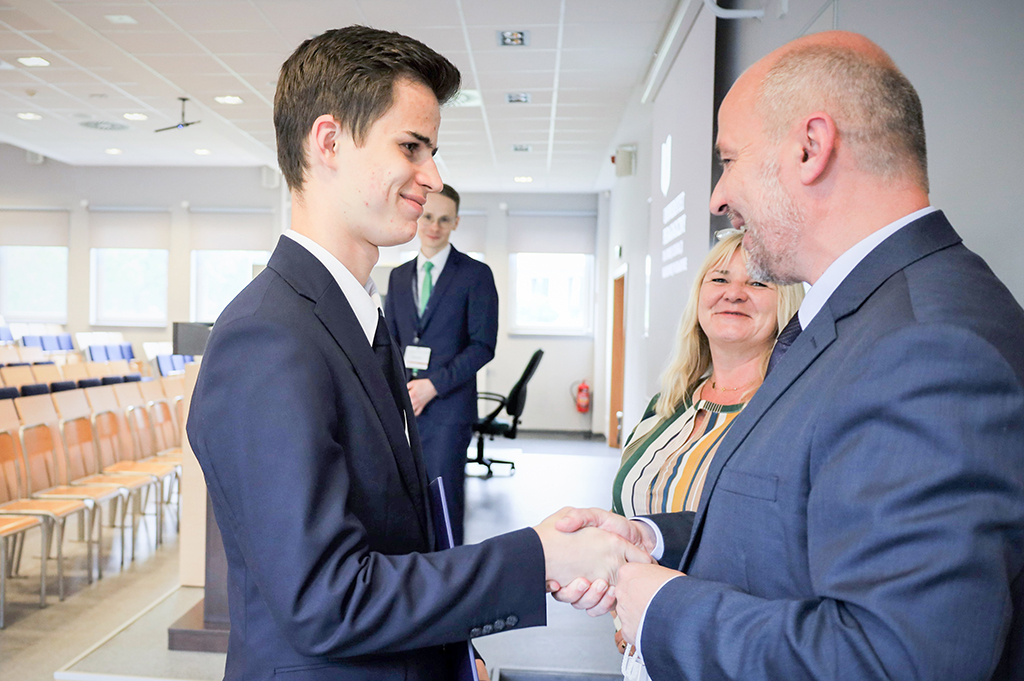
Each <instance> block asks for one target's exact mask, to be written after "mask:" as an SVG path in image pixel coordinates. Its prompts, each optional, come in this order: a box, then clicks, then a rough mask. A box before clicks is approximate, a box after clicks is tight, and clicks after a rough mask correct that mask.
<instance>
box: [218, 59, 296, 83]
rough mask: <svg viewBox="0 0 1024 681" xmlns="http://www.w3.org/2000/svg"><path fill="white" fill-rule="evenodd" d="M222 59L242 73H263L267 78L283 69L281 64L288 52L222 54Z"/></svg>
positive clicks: (234, 69) (274, 75)
mask: <svg viewBox="0 0 1024 681" xmlns="http://www.w3.org/2000/svg"><path fill="white" fill-rule="evenodd" d="M219 56H220V59H221V61H223V62H224V63H225V64H227V65H228V67H229V68H231V70H233V71H234V72H235V73H238V74H240V75H252V74H263V75H264V76H266V77H267V78H273V77H276V76H277V74H278V73H279V72H280V71H281V64H282V63H284V60H285V59H287V58H288V55H287V54H279V53H263V54H221V55H219Z"/></svg>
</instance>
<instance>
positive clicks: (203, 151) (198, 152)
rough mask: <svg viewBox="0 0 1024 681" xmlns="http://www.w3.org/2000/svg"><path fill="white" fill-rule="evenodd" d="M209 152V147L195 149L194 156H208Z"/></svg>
mask: <svg viewBox="0 0 1024 681" xmlns="http://www.w3.org/2000/svg"><path fill="white" fill-rule="evenodd" d="M210 153H211V152H210V150H209V149H196V156H209V155H210Z"/></svg>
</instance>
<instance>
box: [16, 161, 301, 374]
mask: <svg viewBox="0 0 1024 681" xmlns="http://www.w3.org/2000/svg"><path fill="white" fill-rule="evenodd" d="M283 197H284V194H283V192H282V190H280V189H264V188H263V187H262V186H261V180H260V169H259V168H138V167H132V168H117V167H110V166H103V167H81V166H69V165H65V164H63V163H59V162H57V161H53V160H50V159H47V160H46V161H45V162H44V163H43V164H42V165H30V164H28V163H27V162H26V161H25V152H24V151H23V150H21V149H18V148H17V147H13V146H9V145H4V144H0V210H4V209H6V210H10V209H13V208H31V209H45V210H60V211H66V212H67V213H68V322H67V330H68V331H69V332H71V333H77V332H79V331H122V332H123V333H124V336H125V340H127V341H129V342H131V343H133V344H135V349H136V353H137V354H140V355H141V352H142V347H141V345H142V343H143V342H147V341H169V340H171V326H170V325H168V326H167V327H164V328H142V327H108V326H104V327H99V326H97V327H94V326H91V325H90V324H89V248H90V218H91V216H96V215H98V213H100V212H106V211H103V210H102V209H104V208H106V209H116V210H119V211H120V210H126V211H131V210H132V209H135V210H137V211H142V212H143V214H148V213H147V212H148V211H153V210H159V211H163V212H166V214H167V215H168V216H169V223H170V233H169V234H168V243H169V248H170V254H169V261H168V274H169V285H168V318H169V320H170V321H171V322H175V321H188V319H189V284H190V277H191V273H190V268H191V259H190V252H191V250H192V247H191V240H192V236H191V229H192V222H193V217H194V216H196V215H197V213H196V212H195V211H204V210H209V209H228V210H231V209H242V210H260V211H264V214H255V215H254V216H253V218H254V219H253V223H254V225H258V226H257V227H255V228H256V229H258V230H260V232H261V233H260V235H259V240H261V241H262V242H264V244H265V245H264V246H263V248H265V249H267V250H271V249H273V247H274V244H275V243H276V236H277V234H278V233H280V225H281V222H282V220H283V216H282V202H283ZM266 213H269V215H270V217H271V218H272V219H271V220H269V221H268V219H267V217H268V216H267V214H266ZM240 217H243V218H244V214H241V215H240ZM0 245H2V244H0Z"/></svg>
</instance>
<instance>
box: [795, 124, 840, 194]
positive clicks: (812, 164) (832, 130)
mask: <svg viewBox="0 0 1024 681" xmlns="http://www.w3.org/2000/svg"><path fill="white" fill-rule="evenodd" d="M800 133H801V134H800V146H801V152H802V153H801V156H802V158H801V159H800V181H801V182H802V183H803V184H804V185H810V184H814V182H816V181H817V180H818V178H820V177H821V176H822V175H823V174H824V173H825V170H826V169H827V168H828V165H829V162H830V161H831V160H832V159H833V157H834V155H835V151H836V122H835V121H834V120H832V117H831V116H829V115H828V114H827V113H824V112H820V111H819V112H815V113H813V114H811V115H810V116H808V117H807V118H806V119H804V124H803V126H802V127H801V130H800Z"/></svg>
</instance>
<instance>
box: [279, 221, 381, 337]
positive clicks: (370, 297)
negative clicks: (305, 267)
mask: <svg viewBox="0 0 1024 681" xmlns="http://www.w3.org/2000/svg"><path fill="white" fill-rule="evenodd" d="M284 235H285V236H286V237H288V238H289V239H291V240H292V241H294V242H295V243H297V244H299V245H300V246H302V247H303V248H305V249H306V250H307V251H309V252H310V253H312V254H313V257H315V258H316V259H317V260H319V261H320V262H321V263H323V266H324V267H326V268H327V271H328V272H330V273H331V276H332V277H334V280H335V281H336V282H338V286H339V287H340V288H341V293H342V295H344V296H345V299H346V300H347V301H348V304H349V305H350V306H351V307H352V312H354V313H355V315H356V320H358V322H359V326H361V327H362V329H363V333H365V334H366V340H367V341H368V342H369V343H370V346H371V347H372V346H373V337H374V336H375V335H377V318H378V316H379V315H380V313H379V312H378V310H380V309H381V304H380V294H379V293H377V285H376V284H374V283H373V279H367V280H366V286H363V285H362V284H360V283H359V281H358V280H357V279H356V278H355V276H354V275H353V274H352V273H351V272H349V270H348V268H347V267H345V266H344V265H342V264H341V261H340V260H338V259H337V258H335V257H334V256H333V255H332V254H331V252H330V251H328V250H327V249H326V248H324V247H323V246H321V245H320V244H318V243H317V242H315V241H313V240H312V239H310V238H309V237H308V236H306V235H304V234H299V233H298V232H296V231H295V230H294V229H289V230H288V231H287V232H285V233H284Z"/></svg>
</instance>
